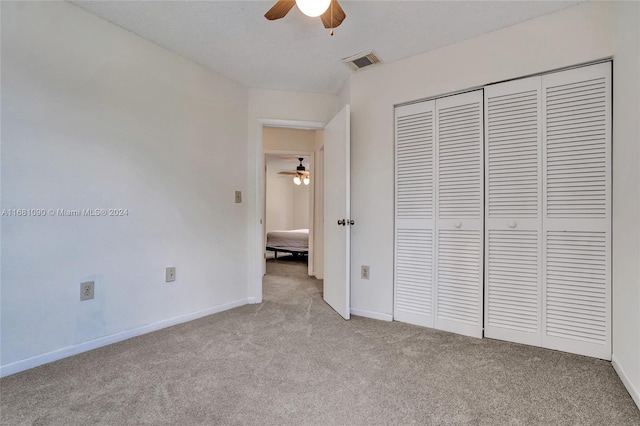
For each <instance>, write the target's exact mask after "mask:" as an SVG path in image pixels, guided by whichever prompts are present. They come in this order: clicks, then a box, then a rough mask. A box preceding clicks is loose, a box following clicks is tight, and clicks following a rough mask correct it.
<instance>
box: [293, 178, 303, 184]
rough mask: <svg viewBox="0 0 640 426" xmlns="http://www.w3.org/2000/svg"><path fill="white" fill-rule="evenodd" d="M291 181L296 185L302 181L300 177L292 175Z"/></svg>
mask: <svg viewBox="0 0 640 426" xmlns="http://www.w3.org/2000/svg"><path fill="white" fill-rule="evenodd" d="M293 183H295V184H296V185H300V184H301V183H302V179H300V176H294V177H293Z"/></svg>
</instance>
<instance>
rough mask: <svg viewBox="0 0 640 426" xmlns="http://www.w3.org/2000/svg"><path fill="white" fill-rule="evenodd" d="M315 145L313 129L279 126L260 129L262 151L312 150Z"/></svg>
mask: <svg viewBox="0 0 640 426" xmlns="http://www.w3.org/2000/svg"><path fill="white" fill-rule="evenodd" d="M315 145H316V131H315V130H302V129H283V128H279V127H264V128H263V129H262V148H263V150H264V151H290V152H298V151H305V152H314V151H315V149H316V147H315Z"/></svg>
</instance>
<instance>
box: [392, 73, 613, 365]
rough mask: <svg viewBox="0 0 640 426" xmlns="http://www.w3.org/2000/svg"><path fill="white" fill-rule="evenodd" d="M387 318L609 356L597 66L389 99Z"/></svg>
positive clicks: (606, 126)
mask: <svg viewBox="0 0 640 426" xmlns="http://www.w3.org/2000/svg"><path fill="white" fill-rule="evenodd" d="M395 114H396V169H395V170H396V229H395V238H396V240H395V249H396V250H395V287H394V319H396V320H399V321H405V322H410V323H414V324H419V325H424V326H427V327H435V328H439V329H443V330H448V331H453V332H458V333H461V334H466V335H471V336H476V337H482V336H483V334H484V336H486V337H490V338H496V339H502V340H508V341H513V342H519V343H525V344H530V345H536V346H542V347H547V348H552V349H559V350H563V351H567V352H574V353H579V354H583V355H588V356H594V357H598V358H603V359H610V358H611V312H610V311H611V63H610V62H606V63H601V64H596V65H591V66H585V67H580V68H575V69H570V70H565V71H560V72H554V73H549V74H545V75H541V76H536V77H530V78H525V79H520V80H514V81H509V82H505V83H499V84H493V85H489V86H486V87H485V88H484V90H478V91H474V92H469V93H464V94H460V95H454V96H449V97H445V98H439V99H435V100H429V101H425V102H419V103H416V104H411V105H405V106H399V107H396V110H395Z"/></svg>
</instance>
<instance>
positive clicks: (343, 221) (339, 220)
mask: <svg viewBox="0 0 640 426" xmlns="http://www.w3.org/2000/svg"><path fill="white" fill-rule="evenodd" d="M346 224H347V223H346V221H345V220H344V219H338V225H342V226H345V225H346Z"/></svg>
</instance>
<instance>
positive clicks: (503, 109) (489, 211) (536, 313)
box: [484, 77, 542, 346]
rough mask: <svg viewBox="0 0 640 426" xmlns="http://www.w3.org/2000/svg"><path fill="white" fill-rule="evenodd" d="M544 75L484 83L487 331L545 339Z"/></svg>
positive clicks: (488, 334) (534, 341)
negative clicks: (543, 295)
mask: <svg viewBox="0 0 640 426" xmlns="http://www.w3.org/2000/svg"><path fill="white" fill-rule="evenodd" d="M541 82H542V79H541V77H531V78H525V79H522V80H514V81H510V82H507V83H501V84H494V85H491V86H488V87H486V88H485V91H484V93H485V144H486V160H485V161H486V162H485V166H486V174H485V176H486V178H485V185H486V186H485V188H486V194H487V202H486V205H485V218H486V231H485V232H486V234H485V242H486V243H485V247H486V250H485V311H484V314H485V320H484V327H485V328H484V335H485V337H490V338H493V339H502V340H508V341H511V342H518V343H525V344H529V345H536V346H540V345H541V344H542V340H541V336H542V325H541V317H542V313H541V309H542V305H541V303H542V302H541V300H542V130H541V127H542V104H541V102H542V99H541V95H540V92H541Z"/></svg>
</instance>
